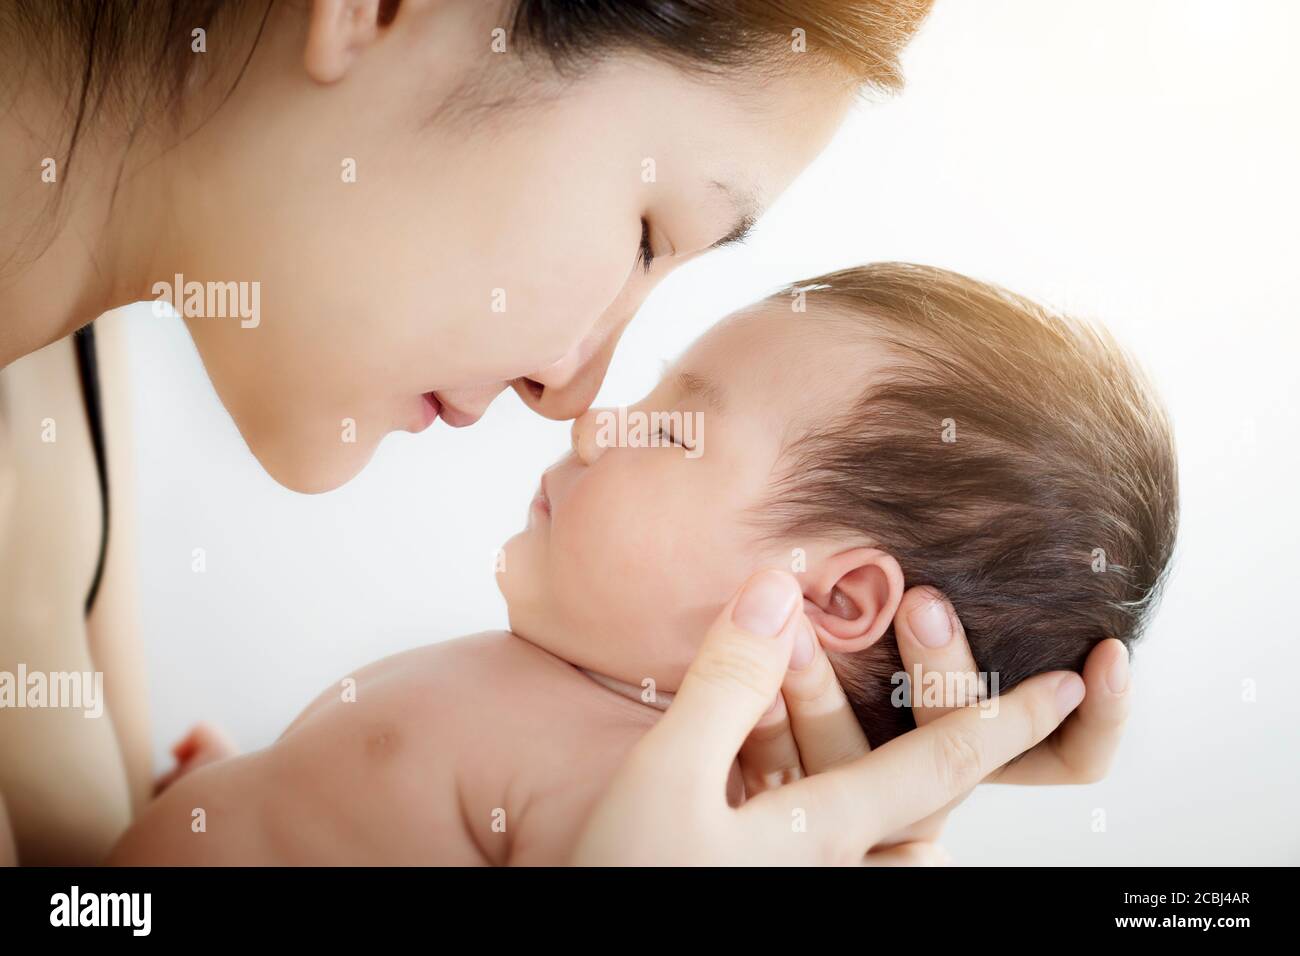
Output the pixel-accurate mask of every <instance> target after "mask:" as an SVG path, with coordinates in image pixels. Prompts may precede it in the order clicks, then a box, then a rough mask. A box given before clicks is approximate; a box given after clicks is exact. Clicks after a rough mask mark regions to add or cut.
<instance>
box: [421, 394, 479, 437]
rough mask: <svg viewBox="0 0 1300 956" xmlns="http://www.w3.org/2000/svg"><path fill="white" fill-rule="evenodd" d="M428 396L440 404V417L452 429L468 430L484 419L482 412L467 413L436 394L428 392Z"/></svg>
mask: <svg viewBox="0 0 1300 956" xmlns="http://www.w3.org/2000/svg"><path fill="white" fill-rule="evenodd" d="M427 395H428V396H431V397H432V398H433V400H434V401H436V402H437V403H438V416H439V417H440V418H441V419H442V420H443V421H444V422H446V423H447V424H448V425H450V426H451V427H452V428H467V427H469V426H470V425H473V424H474V423H475V422H476V421H478V420H479V419H480V418H482V417H483V412H482V411H479V412H465V411H461V410H460V409H459V408H457V407H456V406H455V405H448V404H447V403H446V402H445V401H443V400H442V399H441V398H439V397H438V395H437V393H436V392H428V393H427Z"/></svg>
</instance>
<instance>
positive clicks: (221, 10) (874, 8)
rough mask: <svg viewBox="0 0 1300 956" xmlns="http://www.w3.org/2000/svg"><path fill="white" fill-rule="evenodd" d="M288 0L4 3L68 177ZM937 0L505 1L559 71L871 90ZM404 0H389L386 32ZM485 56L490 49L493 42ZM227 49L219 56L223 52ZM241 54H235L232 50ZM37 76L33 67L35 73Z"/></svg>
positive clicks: (247, 48)
mask: <svg viewBox="0 0 1300 956" xmlns="http://www.w3.org/2000/svg"><path fill="white" fill-rule="evenodd" d="M275 2H276V0H0V48H3V49H4V53H5V55H6V57H7V58H9V59H10V60H13V59H15V50H14V49H13V48H14V46H16V45H23V46H25V47H26V48H27V51H28V52H29V54H30V57H29V59H30V60H31V61H33V65H38V66H43V68H44V69H45V70H46V72H47V77H48V80H49V81H50V82H51V83H53V84H55V86H56V91H57V92H59V93H61V94H62V95H63V97H64V102H65V103H66V105H67V110H68V115H69V119H68V135H67V140H66V144H65V147H64V150H65V152H64V157H63V161H62V164H61V165H62V167H63V178H64V179H66V177H67V174H68V171H69V167H70V166H71V163H72V159H73V154H74V153H75V151H76V146H77V142H78V140H79V139H80V138H81V137H82V135H83V134H84V132H85V131H86V130H87V129H88V128H89V125H90V122H91V120H92V119H94V118H95V117H97V116H99V115H100V114H101V113H105V112H107V111H112V114H113V118H114V121H115V122H118V123H120V124H121V125H120V126H119V130H120V131H121V132H122V133H123V134H124V135H126V136H127V137H128V138H129V137H132V136H134V135H135V134H136V132H137V131H138V130H139V129H140V128H141V127H142V125H143V124H144V123H146V122H147V121H149V120H150V119H151V118H153V117H155V116H157V115H158V111H160V110H162V111H164V113H166V114H168V115H170V116H173V117H174V116H178V115H179V111H180V106H181V104H182V102H183V100H184V95H185V90H186V88H187V85H188V84H189V82H190V79H191V75H192V71H193V68H194V63H195V56H194V53H193V49H192V43H193V37H194V31H196V30H199V29H202V30H203V31H205V33H214V34H215V33H216V32H217V31H218V30H220V29H222V28H224V27H226V26H232V27H238V28H239V32H241V33H246V34H247V36H246V37H245V36H241V37H239V38H238V39H239V42H237V43H234V44H230V43H221V44H215V43H214V44H213V47H212V49H213V50H214V53H213V54H212V55H229V56H240V57H242V58H243V61H242V64H241V66H240V69H239V71H238V73H237V74H236V75H235V79H234V83H232V85H231V87H230V90H227V92H226V95H227V96H228V95H229V93H230V91H232V90H233V88H234V85H235V84H237V83H238V82H239V79H240V78H241V77H242V76H243V72H244V67H246V66H247V63H248V61H249V59H251V57H252V55H253V51H254V50H255V49H256V47H257V43H258V40H259V39H260V37H261V33H262V29H263V27H264V26H265V24H266V18H267V16H268V15H269V13H270V10H271V7H272V6H273V4H274V3H275ZM931 2H932V0H500V11H501V13H500V15H501V22H502V25H503V26H504V27H505V28H507V30H508V33H509V35H510V38H511V44H510V45H511V48H513V49H516V50H518V51H519V52H520V53H524V54H528V53H533V54H537V53H540V54H542V55H544V56H545V57H547V58H548V59H549V60H550V61H551V63H552V64H553V65H554V66H556V67H557V68H563V67H568V66H574V65H580V64H581V63H583V62H586V61H589V60H591V59H594V58H598V57H600V56H602V55H604V54H608V53H611V52H620V51H631V50H635V51H640V52H644V53H648V54H650V55H652V56H658V57H661V58H664V59H668V60H671V61H674V62H676V63H680V64H681V65H683V66H687V67H694V68H699V69H705V70H709V69H712V70H726V69H735V68H743V67H749V66H771V65H772V64H773V62H774V61H775V60H777V59H778V58H788V59H786V62H788V63H790V65H791V66H794V65H796V64H798V63H800V62H803V61H801V60H800V59H799V58H798V56H797V54H798V53H800V52H806V54H807V56H808V58H809V60H811V61H815V62H822V63H834V64H837V65H838V66H839V67H840V68H841V69H843V70H844V71H846V72H847V74H848V76H849V77H850V78H851V79H852V80H853V81H855V82H858V83H860V84H862V85H869V86H874V87H879V88H882V89H887V90H893V89H896V88H898V86H899V85H900V84H901V74H900V73H899V68H898V55H899V53H900V52H901V50H902V49H903V47H904V46H905V45H906V44H907V42H908V40H910V39H911V37H912V35H913V33H914V32H915V31H916V29H917V27H918V26H919V25H920V23H921V21H922V20H923V19H924V17H925V15H926V13H927V12H928V10H929V7H930V4H931ZM400 7H401V3H400V0H382V2H381V3H380V5H379V8H378V20H379V23H380V25H381V26H383V25H385V24H387V23H390V22H391V21H392V20H393V19H394V18H395V17H397V16H399V15H400V13H401V10H400ZM484 40H485V49H486V48H487V37H485V38H484ZM218 49H220V50H222V51H223V53H221V54H217V53H216V52H215V51H216V50H218ZM224 51H231V52H228V53H227V52H224ZM24 68H27V67H24Z"/></svg>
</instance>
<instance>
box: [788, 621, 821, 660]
mask: <svg viewBox="0 0 1300 956" xmlns="http://www.w3.org/2000/svg"><path fill="white" fill-rule="evenodd" d="M816 639H817V638H816V637H814V636H813V629H812V624H810V623H809V621H808V618H807V617H804V619H803V626H802V627H799V628H796V629H795V632H794V650H793V651H791V652H790V669H791V670H796V671H801V670H803V669H804V668H805V667H807V666H808V665H809V664H811V663H812V659H813V641H815V640H816Z"/></svg>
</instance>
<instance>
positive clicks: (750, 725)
mask: <svg viewBox="0 0 1300 956" xmlns="http://www.w3.org/2000/svg"><path fill="white" fill-rule="evenodd" d="M802 601H803V595H802V593H801V592H800V590H799V585H798V583H797V582H796V581H795V579H794V578H793V577H792V576H791V575H789V574H786V573H784V572H781V571H759V572H757V573H756V574H754V575H752V576H751V577H750V579H749V580H748V581H746V582H745V585H744V587H743V588H741V590H740V593H739V594H737V595H736V597H735V598H733V599H732V601H731V603H730V604H729V605H728V606H727V607H726V608H725V609H724V610H723V611H722V613H721V614H719V615H718V618H717V620H716V621H714V622H713V626H712V627H711V628H710V629H709V633H708V634H707V635H706V636H705V638H704V643H703V644H702V645H701V646H700V650H699V652H698V653H697V654H696V655H695V660H694V661H693V662H692V663H691V666H690V669H689V670H688V671H687V672H686V675H685V676H684V677H683V678H682V683H681V686H680V687H679V688H678V690H677V694H676V696H675V697H674V698H673V702H672V706H670V707H669V708H668V710H667V711H666V712H665V713H664V716H663V717H662V718H661V719H660V721H659V722H658V723H657V724H656V725H655V726H654V727H653V728H652V729H651V730H650V732H649V733H647V734H646V736H645V737H644V738H642V741H641V745H640V747H639V749H640V750H641V751H642V753H643V754H644V755H645V761H646V763H647V764H651V765H654V764H659V765H663V766H668V765H670V764H677V765H683V766H688V767H695V768H700V769H701V771H706V770H707V773H704V774H703V775H702V776H701V777H699V778H693V779H692V782H693V784H694V785H696V786H698V787H701V788H703V792H705V793H715V794H718V795H719V796H720V795H721V794H723V792H724V788H725V784H726V778H727V774H728V773H729V772H730V768H731V765H732V763H734V762H735V759H736V754H738V753H739V752H740V748H741V747H742V746H743V745H744V743H745V740H746V738H748V737H749V733H750V731H751V730H753V729H754V726H755V725H756V724H757V723H758V721H759V720H760V719H761V718H762V716H763V714H764V713H765V712H766V711H767V709H768V708H769V707H770V706H771V705H772V700H773V699H774V698H775V697H776V696H777V694H778V693H779V691H780V689H781V680H782V678H783V677H784V676H785V670H786V666H787V665H788V664H789V662H790V648H791V646H792V645H793V643H794V637H793V635H794V631H795V629H796V628H797V627H799V626H800V621H801V620H802V618H803V613H802V611H801V610H800V608H801V604H802ZM661 747H663V748H665V750H664V751H663V752H661V750H660V748H661Z"/></svg>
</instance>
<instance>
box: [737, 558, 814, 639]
mask: <svg viewBox="0 0 1300 956" xmlns="http://www.w3.org/2000/svg"><path fill="white" fill-rule="evenodd" d="M798 598H799V592H798V590H796V589H795V586H794V584H793V582H791V581H790V579H789V578H787V577H786V576H785V575H783V574H780V573H778V572H776V571H764V572H762V573H760V574H756V575H754V576H753V577H752V578H750V579H749V583H747V584H746V585H745V590H744V591H742V592H741V594H740V600H739V601H737V602H736V606H735V608H734V609H733V610H732V612H731V620H732V621H733V622H734V623H735V624H736V625H737V626H739V627H740V628H742V629H744V630H746V631H749V633H751V634H756V635H758V636H759V637H776V636H777V635H778V634H780V633H781V628H783V627H784V626H785V622H786V621H787V620H788V619H789V617H790V611H791V610H792V609H793V608H794V603H795V601H796V600H798Z"/></svg>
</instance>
